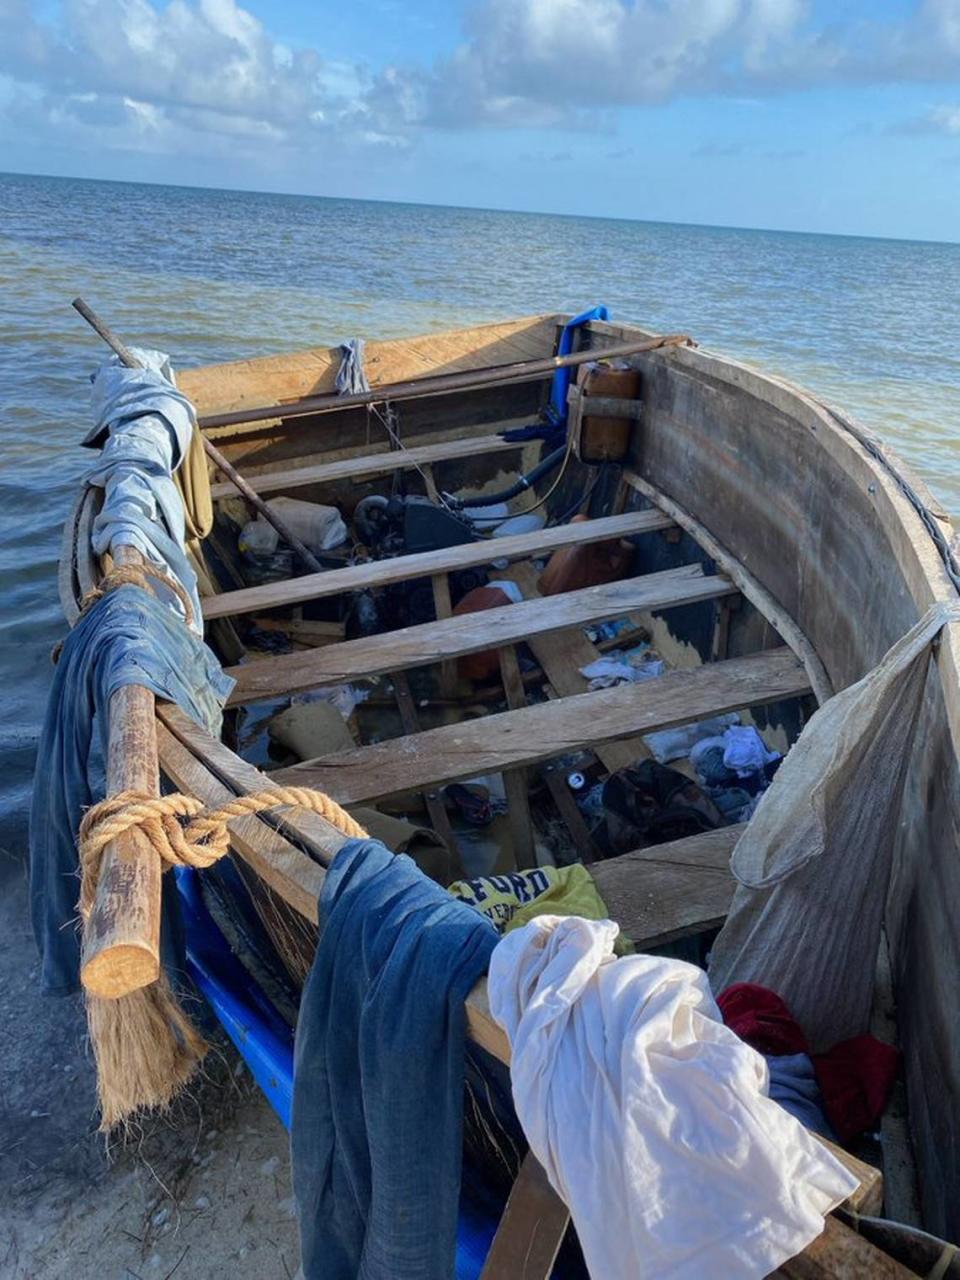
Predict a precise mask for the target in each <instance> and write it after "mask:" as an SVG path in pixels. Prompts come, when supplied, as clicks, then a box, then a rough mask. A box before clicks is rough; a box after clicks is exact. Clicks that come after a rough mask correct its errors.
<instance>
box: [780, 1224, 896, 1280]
mask: <svg viewBox="0 0 960 1280" xmlns="http://www.w3.org/2000/svg"><path fill="white" fill-rule="evenodd" d="M773 1274H774V1275H775V1276H783V1277H786V1278H787V1280H863V1277H865V1276H869V1277H870V1280H910V1277H912V1276H915V1272H913V1271H909V1270H908V1269H907V1268H906V1267H905V1266H903V1264H902V1263H899V1262H897V1261H896V1259H895V1258H891V1257H890V1255H889V1254H888V1253H884V1252H883V1250H882V1249H878V1248H877V1246H876V1245H873V1244H871V1243H870V1242H869V1240H867V1239H866V1237H865V1236H861V1235H858V1234H857V1233H856V1232H855V1231H853V1230H851V1228H850V1227H848V1226H846V1224H845V1223H843V1222H841V1221H840V1220H839V1218H834V1217H829V1218H826V1219H825V1220H824V1224H823V1233H822V1234H821V1235H819V1236H817V1238H816V1240H814V1241H813V1243H812V1244H808V1245H807V1247H806V1249H804V1251H803V1253H799V1254H797V1256H796V1257H795V1258H791V1259H790V1260H789V1262H785V1263H784V1264H783V1265H782V1266H781V1267H780V1268H779V1269H778V1270H777V1271H775V1272H774V1273H773Z"/></svg>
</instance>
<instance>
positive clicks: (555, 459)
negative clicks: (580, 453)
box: [461, 444, 567, 508]
mask: <svg viewBox="0 0 960 1280" xmlns="http://www.w3.org/2000/svg"><path fill="white" fill-rule="evenodd" d="M566 452H567V446H566V445H565V444H562V445H561V446H560V448H559V449H554V451H553V453H548V454H547V456H546V457H545V458H544V459H543V461H542V462H538V463H537V465H536V466H535V467H534V468H533V470H532V471H528V472H527V474H526V475H525V476H521V477H520V479H519V480H516V481H514V483H513V484H512V485H511V486H510V488H509V489H501V491H500V492H499V493H488V494H485V495H484V497H482V498H469V499H465V500H464V501H463V502H462V503H461V505H462V506H463V507H470V508H473V507H492V506H495V505H496V504H497V503H498V502H509V501H510V499H511V498H515V497H516V496H517V494H518V493H523V492H524V490H526V489H532V488H533V486H534V485H535V484H536V483H537V481H538V480H542V479H543V477H544V476H546V475H549V474H550V472H551V471H553V470H554V468H555V467H559V465H560V463H561V462H562V461H563V457H564V454H565V453H566Z"/></svg>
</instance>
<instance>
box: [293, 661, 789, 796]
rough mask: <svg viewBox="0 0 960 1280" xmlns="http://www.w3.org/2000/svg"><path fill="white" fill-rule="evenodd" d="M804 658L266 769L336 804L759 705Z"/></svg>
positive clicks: (779, 691) (722, 668)
mask: <svg viewBox="0 0 960 1280" xmlns="http://www.w3.org/2000/svg"><path fill="white" fill-rule="evenodd" d="M809 688H810V686H809V682H808V680H807V677H806V674H805V672H804V670H803V666H802V664H801V663H800V662H799V661H798V659H797V658H796V657H795V656H794V655H793V654H792V653H791V652H790V651H789V650H788V649H775V650H771V651H769V652H767V653H760V654H755V655H753V656H752V657H748V658H736V659H732V660H730V661H728V662H720V663H717V664H716V665H713V666H703V667H696V668H693V669H691V670H686V671H670V672H667V673H666V674H665V675H662V676H659V677H658V678H657V679H656V680H649V681H644V682H643V683H642V684H630V685H618V686H617V687H615V688H613V689H599V690H597V691H596V692H595V693H582V694H580V695H579V696H577V697H573V698H562V699H557V700H555V701H553V702H546V703H541V704H540V705H538V706H534V707H525V708H523V709H522V710H520V711H504V712H501V713H500V714H499V715H493V716H485V717H483V718H481V719H479V720H471V721H467V722H465V723H462V724H454V725H445V726H442V727H441V728H439V729H430V730H428V731H427V732H426V733H421V734H418V735H416V736H415V737H406V738H395V739H392V740H391V741H389V742H380V743H375V744H373V745H372V746H368V747H360V748H357V749H356V750H354V751H344V752H341V753H340V754H338V755H336V756H324V757H320V758H319V759H317V760H311V761H305V762H304V763H303V764H299V765H295V766H294V767H293V768H291V769H283V770H280V771H279V772H278V773H277V774H276V775H274V776H275V777H276V778H277V779H278V780H280V781H283V782H289V783H293V784H295V785H301V786H313V787H319V788H320V790H322V791H327V792H329V793H330V794H331V795H332V796H334V797H335V798H336V799H337V800H339V802H340V803H341V804H360V803H361V802H362V801H364V800H371V799H375V798H377V797H380V796H387V795H392V794H395V793H398V792H403V791H413V790H422V789H423V788H424V787H426V786H429V785H431V784H432V783H440V782H453V781H455V780H456V779H458V778H469V777H472V776H473V775H474V774H483V773H491V772H497V771H499V770H501V769H508V768H511V767H513V766H516V765H521V764H523V765H529V764H536V763H537V762H538V761H540V760H547V759H549V758H550V757H551V756H558V755H564V754H565V753H566V752H568V751H575V750H578V749H580V748H582V747H584V746H588V745H594V744H600V743H604V742H614V741H616V740H617V739H619V738H627V737H630V736H631V735H633V734H638V733H650V732H652V731H653V730H655V729H667V728H671V727H673V726H674V725H680V724H688V723H690V722H691V721H696V720H702V719H705V718H706V717H708V716H715V715H719V714H721V713H722V712H725V711H737V710H741V709H742V708H745V707H754V706H762V705H763V704H765V703H769V702H779V701H780V700H781V699H784V698H792V697H798V696H800V695H801V694H805V693H807V692H808V691H809Z"/></svg>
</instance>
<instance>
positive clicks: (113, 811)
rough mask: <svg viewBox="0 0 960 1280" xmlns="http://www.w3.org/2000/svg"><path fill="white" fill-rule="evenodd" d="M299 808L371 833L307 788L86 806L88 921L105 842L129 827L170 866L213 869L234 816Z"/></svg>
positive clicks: (83, 868)
mask: <svg viewBox="0 0 960 1280" xmlns="http://www.w3.org/2000/svg"><path fill="white" fill-rule="evenodd" d="M288 806H298V807H300V808H303V809H309V810H310V811H311V812H312V813H316V814H319V815H320V817H322V818H325V819H326V820H327V822H329V823H330V824H331V825H332V826H334V827H336V828H337V830H338V831H341V832H343V834H344V835H347V836H352V837H355V838H356V837H363V836H365V835H366V834H367V833H366V831H365V830H364V828H363V827H361V825H360V824H359V822H356V821H355V820H354V819H353V818H351V816H350V814H349V813H347V811H346V810H345V809H342V808H341V807H340V805H338V804H337V802H336V801H335V800H332V799H331V798H330V796H328V795H324V793H323V792H322V791H312V790H311V789H310V788H308V787H272V788H269V789H267V790H264V791H258V792H256V793H254V794H253V795H248V796H237V797H236V799H234V800H231V801H230V802H229V804H225V805H223V806H221V807H220V808H219V809H207V808H206V807H205V806H204V805H203V803H202V802H201V801H200V800H197V799H196V798H195V797H194V796H185V795H181V794H180V793H179V792H175V793H174V794H173V795H169V796H151V795H146V794H144V793H141V792H138V791H121V792H118V794H117V795H115V796H109V797H108V798H107V799H106V800H101V801H100V803H99V804H95V805H93V806H92V807H91V808H90V809H88V810H87V812H86V814H85V815H84V817H83V821H82V822H81V823H80V832H79V838H78V843H79V847H80V903H79V908H80V914H81V916H82V917H83V919H84V921H86V920H87V919H89V916H90V912H91V911H92V910H93V904H94V902H95V901H96V895H97V881H98V880H99V877H100V863H101V861H102V858H103V851H104V849H105V848H106V847H107V845H108V844H109V843H110V842H111V841H112V840H116V839H117V838H118V837H119V836H122V835H124V834H126V832H128V831H134V830H137V831H140V832H141V833H142V835H143V836H144V837H145V838H146V839H147V840H149V842H150V845H151V847H152V849H153V850H154V852H155V853H156V854H157V855H158V856H159V858H160V861H161V864H162V867H163V870H166V869H167V868H168V867H197V868H201V869H202V868H203V867H209V866H212V865H213V863H215V862H217V861H218V860H219V859H220V858H222V857H223V856H224V855H225V854H226V853H228V852H229V849H230V832H229V829H228V823H229V822H230V821H231V820H232V819H234V818H243V817H249V816H252V815H253V814H257V813H265V812H266V811H267V810H270V809H277V808H282V807H288Z"/></svg>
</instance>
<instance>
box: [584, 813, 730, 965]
mask: <svg viewBox="0 0 960 1280" xmlns="http://www.w3.org/2000/svg"><path fill="white" fill-rule="evenodd" d="M745 830H746V824H745V823H744V824H742V825H739V826H733V827H719V828H718V829H717V830H716V831H705V832H703V833H702V834H701V835H698V836H691V837H688V838H687V839H684V840H671V841H670V843H669V844H658V845H653V846H652V847H651V848H649V849H637V850H635V851H634V852H633V853H624V854H621V855H620V856H619V857H617V858H607V859H606V860H605V861H602V862H595V863H593V864H592V866H591V867H590V874H591V875H592V876H593V878H594V880H595V881H596V884H597V888H598V889H599V890H600V896H601V898H603V900H604V902H605V903H606V904H607V910H608V911H609V912H610V918H611V919H612V920H616V922H617V924H619V926H620V929H621V931H622V932H623V933H624V934H625V935H626V936H627V937H628V938H630V939H632V940H633V941H634V942H635V943H636V944H637V946H638V947H640V948H641V950H646V949H647V948H648V947H661V946H663V945H664V944H665V943H667V942H675V941H676V940H677V938H685V937H688V936H689V935H690V934H691V933H703V932H704V931H705V930H706V929H716V928H719V926H720V925H721V924H723V922H724V920H725V919H726V916H727V912H728V911H729V910H730V902H731V900H732V898H733V890H734V887H735V884H734V879H733V876H732V875H731V874H730V855H731V854H732V853H733V850H734V846H735V845H736V843H737V841H738V840H739V839H740V837H741V835H742V834H743V832H744V831H745Z"/></svg>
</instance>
